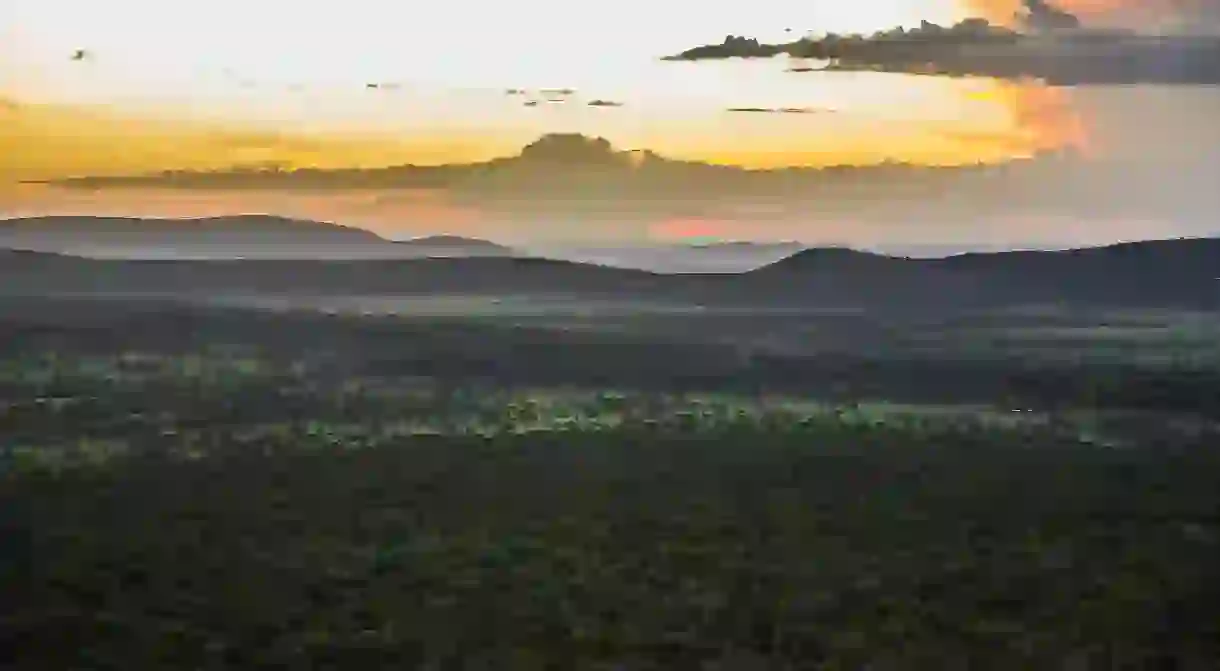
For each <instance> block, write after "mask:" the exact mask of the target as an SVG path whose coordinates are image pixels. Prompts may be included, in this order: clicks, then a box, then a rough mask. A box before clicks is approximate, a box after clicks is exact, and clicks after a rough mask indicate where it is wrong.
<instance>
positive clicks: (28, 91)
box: [0, 0, 1217, 237]
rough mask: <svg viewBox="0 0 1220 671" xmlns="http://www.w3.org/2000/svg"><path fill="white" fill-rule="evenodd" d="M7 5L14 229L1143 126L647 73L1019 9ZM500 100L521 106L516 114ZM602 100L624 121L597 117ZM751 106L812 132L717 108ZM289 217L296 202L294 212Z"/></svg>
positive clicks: (998, 147) (1021, 108)
mask: <svg viewBox="0 0 1220 671" xmlns="http://www.w3.org/2000/svg"><path fill="white" fill-rule="evenodd" d="M2 5H3V6H0V215H5V214H8V215H9V216H12V215H15V214H29V213H35V212H54V211H57V210H63V209H65V208H66V209H69V210H72V211H73V212H74V213H79V211H80V210H86V209H88V208H90V207H96V208H101V209H104V210H106V211H108V212H117V213H129V214H158V213H160V214H174V215H180V216H189V215H190V214H191V213H192V212H193V211H195V210H198V211H199V213H200V214H211V213H216V212H217V211H222V212H224V211H236V210H242V209H245V208H256V209H260V210H261V209H268V208H280V209H284V208H286V207H287V208H289V209H293V210H294V213H296V214H303V215H307V214H310V213H314V214H316V216H319V217H329V218H331V219H343V218H344V216H345V214H347V215H352V216H355V215H356V214H357V213H356V212H355V210H353V209H351V208H352V207H353V206H352V205H351V203H353V202H364V201H362V200H361V198H363V196H360V195H359V194H338V195H332V196H329V197H323V196H318V195H316V194H315V195H308V196H307V198H308V200H302V198H305V196H302V195H301V194H295V195H292V196H288V195H282V194H281V195H278V196H277V195H275V194H262V195H260V196H259V197H258V198H259V199H261V200H258V202H253V201H251V200H250V198H252V197H251V196H249V195H245V196H241V195H233V194H210V195H208V196H207V197H206V199H207V200H208V203H207V204H206V205H204V204H202V203H201V200H204V199H205V198H204V197H203V196H200V195H199V194H195V195H194V196H188V195H181V197H179V198H177V199H175V198H174V197H171V196H167V195H165V194H161V195H159V196H158V197H157V198H152V197H151V196H149V195H148V194H144V195H143V196H142V197H141V199H140V200H137V199H136V195H135V194H132V193H127V194H114V195H107V194H101V195H99V194H94V195H93V196H90V197H92V198H94V200H93V201H87V202H82V199H84V195H83V194H80V193H75V194H61V193H59V191H58V190H54V189H48V188H44V187H30V186H20V185H18V184H17V183H18V182H20V181H22V180H39V179H56V178H63V177H70V176H79V175H99V174H125V173H141V172H148V171H157V170H163V169H197V170H224V169H228V168H232V167H237V166H243V165H244V166H249V165H270V164H274V165H280V166H286V167H303V166H310V167H323V168H338V167H375V166H384V165H394V164H402V163H417V164H439V163H452V162H468V161H476V160H485V159H488V158H491V157H495V156H503V155H509V154H512V153H514V152H516V151H517V150H519V149H520V148H521V146H522V145H524V144H526V143H528V142H530V141H532V140H534V139H535V138H537V137H538V136H540V135H542V134H544V133H550V132H579V133H584V134H586V135H596V136H603V137H606V138H607V139H609V140H610V141H611V142H612V143H613V144H614V145H615V146H616V147H619V148H622V149H633V148H647V149H650V150H653V151H656V152H658V153H661V154H663V155H665V156H670V157H674V158H684V159H694V160H701V161H706V162H713V163H724V164H736V165H743V166H748V167H779V166H793V165H828V164H844V163H848V164H853V163H854V164H867V163H875V162H880V161H883V160H897V161H908V162H914V163H928V164H958V163H965V164H970V163H975V162H980V161H981V162H998V161H1004V160H1007V159H1010V158H1014V157H1020V156H1027V155H1029V154H1032V153H1034V152H1036V151H1038V150H1041V149H1051V148H1057V147H1065V146H1071V147H1075V148H1078V149H1081V150H1082V151H1085V152H1086V153H1089V152H1094V153H1097V154H1098V156H1104V155H1105V154H1106V153H1107V152H1108V153H1110V154H1121V153H1122V151H1123V149H1124V148H1123V147H1122V146H1119V144H1117V143H1116V142H1115V141H1114V138H1121V137H1125V136H1127V135H1129V133H1128V132H1127V131H1128V130H1129V129H1130V127H1131V124H1132V123H1133V122H1134V121H1137V120H1138V114H1135V113H1133V112H1131V111H1130V109H1127V110H1115V111H1113V113H1111V111H1110V110H1109V108H1107V107H1106V106H1104V105H1103V106H1099V105H1098V104H1097V103H1096V100H1093V101H1090V100H1089V99H1087V96H1088V95H1089V94H1087V93H1086V94H1084V95H1082V94H1081V93H1080V92H1078V91H1076V90H1065V89H1050V88H1047V87H1044V86H1042V85H1040V84H1037V83H1034V82H997V81H991V80H981V79H973V80H971V79H948V78H929V77H918V78H917V77H909V76H901V75H880V74H848V73H835V74H834V75H801V74H794V73H790V72H785V68H786V65H785V63H783V62H778V61H777V62H766V63H749V62H741V61H738V62H731V63H718V64H705V63H664V64H662V63H658V62H657V60H656V59H657V57H659V56H662V55H665V54H669V53H674V52H676V51H679V50H681V49H684V48H687V47H690V46H694V45H698V44H704V43H707V42H714V41H719V39H720V38H721V37H723V36H724V35H725V34H728V33H733V34H742V35H749V36H753V37H758V38H759V39H761V40H764V41H782V40H789V39H794V38H795V37H796V36H799V35H800V34H803V33H806V32H809V31H837V32H851V31H860V32H870V31H873V30H878V29H884V28H889V27H892V26H895V25H907V26H912V25H917V24H918V23H919V22H920V20H925V19H926V20H929V21H934V22H940V23H951V22H954V21H956V20H959V19H961V18H965V17H968V16H980V15H981V16H985V17H987V18H989V19H992V20H994V21H997V22H1003V21H1006V20H1007V19H1008V18H1009V17H1011V15H1012V13H1013V12H1014V11H1015V9H1016V8H1017V7H1016V5H1017V2H1016V0H855V1H852V2H833V3H829V2H828V3H810V2H798V1H797V0H755V1H754V2H749V3H695V2H693V1H684V2H677V1H674V2H664V3H658V2H645V1H644V0H630V1H625V2H619V3H615V4H613V5H610V4H606V5H601V6H589V5H582V6H575V5H571V4H563V3H554V2H551V1H550V0H522V1H519V2H515V3H511V4H504V3H494V2H471V1H469V0H466V1H451V2H442V3H436V4H429V5H427V6H426V7H423V6H420V5H418V4H411V3H392V2H386V1H382V0H346V1H345V2H331V1H322V0H319V2H314V3H302V2H291V3H290V2H287V1H282V0H261V1H258V2H252V1H250V0H244V1H242V2H238V1H237V0H212V1H211V2H208V3H190V4H182V3H166V2H153V1H152V0H108V1H107V2H92V1H86V0H4V2H3V3H2ZM1060 5H1061V6H1063V7H1064V8H1066V9H1068V10H1070V11H1074V12H1077V13H1079V14H1080V15H1081V16H1082V17H1083V18H1085V19H1086V20H1087V21H1090V22H1093V23H1095V24H1097V25H1129V26H1131V25H1133V26H1136V27H1140V28H1145V29H1166V30H1171V29H1174V28H1176V27H1178V26H1180V25H1181V24H1183V23H1184V22H1185V21H1188V20H1193V21H1194V22H1195V23H1196V24H1198V25H1215V19H1216V16H1217V13H1216V12H1215V11H1214V9H1215V8H1214V6H1215V5H1216V3H1214V2H1210V1H1209V0H1176V1H1174V2H1171V1H1170V0H1159V1H1156V2H1147V1H1142V2H1138V3H1137V2H1134V0H1130V1H1129V2H1126V3H1123V2H1120V1H1119V0H1070V1H1065V2H1062V3H1060ZM788 30H790V31H791V32H786V31H788ZM77 49H83V50H85V58H84V59H82V60H74V59H72V58H71V56H72V54H73V52H74V51H75V50H77ZM369 84H377V85H378V86H377V88H369V87H368V85H369ZM510 88H513V89H525V90H527V91H530V92H531V93H529V94H527V95H526V96H510V95H506V94H505V90H506V89H510ZM546 88H552V89H559V88H569V89H574V90H575V93H574V94H572V95H571V96H567V100H566V102H564V103H562V104H554V103H548V102H546V101H542V102H541V103H540V104H539V105H537V106H526V105H525V104H523V103H524V102H525V101H526V100H527V99H530V96H532V95H535V94H534V93H532V92H534V91H536V90H538V89H546ZM594 99H600V100H609V101H614V102H617V103H622V106H621V107H594V106H589V105H588V104H587V103H588V102H589V101H591V100H594ZM1203 104H1204V106H1205V111H1206V110H1207V109H1213V110H1214V109H1215V107H1214V106H1215V104H1216V103H1215V100H1214V99H1212V98H1207V99H1205V100H1204V103H1203ZM746 106H748V107H802V108H809V109H810V110H812V111H813V113H809V114H799V115H798V114H786V115H775V114H742V113H729V112H726V111H725V110H726V108H729V107H746ZM1209 106H1210V107H1209ZM1171 107H1172V106H1171ZM1107 115H1108V116H1107ZM243 198H245V199H246V200H242V199H243ZM277 199H278V200H277ZM285 199H288V200H291V199H296V200H292V203H291V207H289V206H288V205H285V204H284V201H285ZM86 200H87V199H86ZM407 200H410V201H412V202H416V203H417V204H416V205H414V206H412V207H413V208H414V209H406V210H395V211H393V212H385V213H383V215H384V216H383V218H385V217H394V216H410V217H412V218H413V219H415V220H416V221H418V220H419V218H420V217H425V216H426V217H434V218H437V219H439V220H445V217H446V216H449V217H456V218H451V219H449V220H447V221H449V223H450V224H452V225H454V226H456V225H457V224H456V223H455V222H458V221H459V220H460V221H463V222H466V224H467V225H473V224H472V223H471V222H474V221H476V220H477V219H478V216H477V213H474V212H470V211H459V209H458V208H450V210H452V211H448V210H445V208H444V207H443V206H442V205H437V204H436V202H434V201H435V200H436V199H435V198H432V197H428V198H422V199H420V198H414V199H407ZM151 201H156V202H157V203H158V204H157V205H156V206H155V207H153V206H151V205H150V204H149V203H150V202H151ZM277 203H278V204H277ZM418 203H430V204H427V205H426V206H425V205H419V204H418ZM421 208H422V209H421ZM429 208H431V209H429ZM438 208H439V209H438ZM150 210H156V211H150ZM446 212H448V214H446ZM366 214H367V213H366ZM487 225H489V226H490V225H491V224H487ZM385 226H389V228H391V229H392V228H393V226H391V225H389V224H385ZM658 230H665V229H663V228H662V229H658ZM790 237H797V236H795V235H794V236H790Z"/></svg>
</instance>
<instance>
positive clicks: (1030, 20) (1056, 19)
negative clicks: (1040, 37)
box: [1017, 0, 1081, 32]
mask: <svg viewBox="0 0 1220 671" xmlns="http://www.w3.org/2000/svg"><path fill="white" fill-rule="evenodd" d="M1022 4H1023V5H1024V11H1023V12H1020V13H1018V14H1017V20H1018V22H1019V24H1020V25H1021V26H1022V27H1023V28H1025V29H1027V30H1030V31H1032V32H1047V31H1056V30H1076V29H1078V28H1080V27H1081V21H1080V18H1079V17H1077V16H1076V15H1075V14H1072V13H1071V12H1065V11H1063V10H1062V9H1059V8H1058V7H1055V6H1053V5H1051V4H1050V3H1048V2H1047V1H1046V0H1023V2H1022Z"/></svg>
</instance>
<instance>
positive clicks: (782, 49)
mask: <svg viewBox="0 0 1220 671" xmlns="http://www.w3.org/2000/svg"><path fill="white" fill-rule="evenodd" d="M1215 11H1216V12H1217V13H1218V14H1220V10H1215ZM1016 21H1017V24H1018V25H1017V27H1018V28H1020V29H1021V30H1023V31H1025V32H1017V31H1014V30H1011V29H1008V28H1005V27H1003V26H1000V25H993V24H991V23H989V22H988V21H987V20H986V19H983V18H973V19H966V20H963V21H961V22H959V23H957V24H955V25H952V26H939V25H936V24H932V23H927V22H925V23H924V25H922V26H921V27H920V28H918V29H914V30H905V29H900V28H895V29H892V30H887V31H881V32H878V33H876V34H874V35H872V36H869V37H864V38H844V37H840V36H833V35H831V36H826V37H824V38H821V39H808V38H806V39H801V40H797V41H795V42H790V43H785V44H760V43H759V42H758V41H757V40H748V39H743V38H737V37H732V36H730V37H729V38H726V39H725V41H724V42H723V43H721V44H712V45H705V46H698V47H694V48H692V49H687V50H686V51H683V52H681V53H680V54H678V55H676V56H670V57H667V58H669V59H671V60H705V59H721V58H761V57H771V56H774V55H778V54H787V55H789V56H792V57H796V58H808V59H816V60H823V61H830V62H831V64H830V65H829V66H827V68H825V69H829V70H842V71H881V72H896V73H910V74H920V75H938V76H952V77H965V76H978V77H993V78H999V79H1023V78H1034V79H1040V80H1044V81H1046V82H1047V83H1050V84H1053V85H1064V86H1073V85H1105V84H1176V85H1215V84H1220V35H1212V36H1206V35H1202V36H1201V35H1181V34H1179V35H1149V34H1141V33H1138V32H1135V31H1114V30H1103V29H1100V28H1099V27H1095V26H1091V25H1090V24H1088V23H1087V22H1083V21H1082V19H1081V18H1080V17H1078V16H1077V15H1076V14H1074V13H1071V12H1068V11H1065V10H1062V9H1060V8H1058V7H1057V6H1055V5H1052V4H1049V3H1048V2H1046V1H1045V0H1023V9H1022V10H1021V11H1020V12H1018V13H1017V14H1016ZM1047 32H1050V33H1053V34H1054V37H1053V38H1051V39H1047V38H1046V37H1045V36H1044V35H1042V34H1041V33H1047ZM1028 33H1039V34H1038V35H1030V34H1028ZM800 70H803V69H800Z"/></svg>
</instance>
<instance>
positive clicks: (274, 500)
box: [0, 300, 1220, 669]
mask: <svg viewBox="0 0 1220 671" xmlns="http://www.w3.org/2000/svg"><path fill="white" fill-rule="evenodd" d="M2 308H3V309H2V310H0V343H2V345H0V354H2V356H0V359H2V360H0V450H3V451H2V453H0V525H2V527H0V532H2V535H0V539H2V541H0V542H3V544H4V545H3V547H0V572H2V574H0V589H3V590H4V591H3V594H0V603H3V604H4V605H3V608H0V651H3V652H0V656H3V657H0V666H3V668H12V669H140V668H167V669H253V668H277V669H284V668H300V669H323V668H334V669H373V668H425V669H450V668H453V669H475V668H479V669H517V668H520V669H545V668H554V669H585V668H587V669H705V668H706V669H712V668H715V669H769V668H776V669H788V668H794V669H797V668H799V669H804V668H826V669H862V668H873V669H880V668H886V669H889V668H897V669H909V668H915V669H954V668H963V669H964V668H971V669H974V668H986V669H992V668H996V669H1006V668H1011V669H1058V668H1073V669H1093V668H1097V669H1111V668H1132V669H1144V668H1148V669H1178V668H1200V669H1205V668H1213V666H1212V665H1213V663H1214V660H1216V659H1220V487H1217V486H1216V483H1217V482H1220V452H1217V451H1216V445H1220V441H1217V440H1216V439H1217V437H1218V436H1220V433H1218V432H1217V431H1216V429H1215V424H1214V422H1215V421H1216V420H1217V419H1220V412H1218V411H1217V407H1216V399H1217V398H1220V374H1218V373H1217V372H1216V367H1215V364H1214V359H1212V358H1209V357H1210V350H1208V349H1207V345H1206V343H1207V342H1209V341H1207V340H1205V339H1203V340H1199V341H1197V342H1195V341H1191V340H1190V339H1189V338H1187V337H1186V335H1189V334H1185V331H1188V330H1189V329H1186V328H1185V327H1183V326H1182V325H1181V324H1178V326H1177V327H1175V328H1173V329H1171V337H1164V338H1161V339H1159V340H1154V339H1151V338H1150V337H1149V336H1148V332H1147V330H1138V329H1134V327H1132V326H1130V325H1128V326H1125V327H1123V328H1125V329H1126V330H1123V329H1120V328H1118V327H1117V326H1116V324H1117V323H1118V320H1116V319H1110V320H1109V324H1110V326H1109V327H1108V328H1109V330H1106V331H1105V332H1104V333H1102V334H1101V335H1099V336H1098V337H1096V338H1093V339H1090V340H1086V341H1085V342H1084V344H1083V345H1082V344H1081V340H1080V339H1079V337H1078V336H1079V332H1080V331H1081V330H1082V329H1083V330H1086V331H1087V329H1085V328H1084V325H1083V324H1082V322H1081V318H1075V321H1072V320H1071V319H1069V318H1067V317H1065V316H1063V315H1058V316H1055V315H1049V316H1047V315H1043V316H1042V317H1040V318H1038V319H1040V320H1041V321H1040V322H1039V323H1038V324H1037V328H1036V329H1035V328H1034V327H1033V326H1031V324H1030V320H1031V319H1033V317H1029V316H1026V317H1022V318H1020V319H1018V318H1017V317H1015V316H1010V317H1007V318H1005V319H1001V318H999V317H996V316H991V317H987V318H983V317H979V318H977V319H976V320H975V321H962V318H960V317H959V318H958V321H954V322H945V321H940V322H937V321H934V320H933V321H926V322H921V323H919V324H915V323H910V322H907V323H905V325H904V326H903V328H902V329H899V330H901V331H902V334H903V335H902V337H896V336H886V335H885V334H886V333H887V332H888V331H889V330H893V329H894V328H896V327H895V325H894V324H887V323H885V322H884V320H880V319H877V320H874V321H872V322H868V321H860V320H857V321H852V322H849V323H842V322H839V321H834V320H826V319H823V320H814V319H813V318H811V317H805V318H803V321H800V322H799V323H796V324H793V323H790V322H791V320H792V319H794V318H788V317H785V318H780V317H775V318H774V319H773V320H771V321H767V320H760V319H759V318H757V317H755V318H754V319H753V320H752V321H750V322H745V321H744V320H735V319H733V318H731V317H729V316H723V315H719V316H718V315H712V316H706V317H702V319H705V320H710V321H703V322H699V321H697V320H696V319H697V318H695V317H689V316H688V317H683V318H682V319H685V320H687V321H684V322H677V321H675V320H678V319H679V318H678V317H670V318H666V319H661V318H660V317H656V316H654V317H652V318H650V319H646V320H634V321H630V320H628V321H624V320H622V319H616V320H609V321H598V320H596V319H574V318H573V319H558V318H556V317H554V316H548V317H546V318H537V319H533V320H523V321H521V320H519V321H517V322H514V321H513V320H505V319H502V318H500V319H496V320H494V321H492V320H487V319H474V318H467V319H422V318H402V317H384V318H372V317H363V318H361V317H355V316H341V315H335V316H326V315H321V314H312V313H300V314H295V313H286V314H271V313H261V312H255V311H243V310H232V309H218V308H202V307H198V306H197V307H193V308H185V307H182V306H174V305H171V304H167V303H151V302H150V303H138V302H130V301H129V302H123V301H102V302H94V301H46V300H6V301H4V302H3V305H2ZM1142 318H1143V319H1146V320H1166V319H1169V320H1170V321H1172V318H1171V317H1165V316H1163V315H1162V316H1155V315H1144V316H1143V317H1142ZM1128 319H1134V317H1130V316H1129V317H1128ZM785 320H787V321H785ZM1186 321H1189V324H1190V328H1192V329H1202V328H1203V326H1201V325H1200V324H1199V323H1197V320H1196V321H1190V320H1186ZM1183 323H1185V322H1183ZM1031 329H1032V331H1034V332H1036V333H1035V335H1036V336H1037V337H1034V335H1029V334H1030V333H1031ZM710 332H715V333H716V334H718V336H719V337H715V338H713V337H708V334H709V333H710ZM808 332H816V334H818V338H821V340H818V339H817V338H813V336H809V338H813V341H802V340H800V339H799V338H795V336H794V335H793V334H796V333H808ZM1048 332H1049V333H1050V334H1051V336H1054V337H1049V336H1047V333H1048ZM1065 332H1070V333H1071V334H1074V335H1073V337H1072V338H1068V337H1066V336H1065V335H1064V334H1065ZM771 333H780V334H786V335H787V336H788V337H789V340H790V341H791V342H788V343H787V344H786V345H785V346H784V347H776V348H773V349H764V348H760V347H759V346H758V345H757V343H758V342H759V339H760V338H761V337H762V336H764V335H767V334H771ZM983 333H986V334H990V335H989V336H988V338H986V339H984V338H983V337H982V335H980V334H983ZM997 333H1004V334H1007V336H1008V338H1007V339H1003V338H997V337H996V334H997ZM684 334H685V335H684ZM695 334H699V335H698V337H696V335H695ZM1124 338H1128V339H1130V338H1133V339H1135V340H1134V341H1135V342H1136V343H1137V345H1135V346H1133V345H1131V341H1130V340H1123V339H1124ZM1120 341H1121V342H1122V343H1126V345H1125V346H1126V347H1127V348H1128V349H1126V350H1122V349H1118V350H1115V349H1114V347H1115V346H1116V345H1115V343H1116V342H1120ZM810 342H812V344H810ZM853 342H854V343H856V348H855V349H854V350H853V349H852V347H851V346H850V345H851V344H852V343H853ZM1192 342H1193V343H1194V344H1192ZM802 343H805V346H804V347H802V346H801V344H802ZM1200 343H1202V344H1200ZM916 344H918V345H919V346H916ZM1120 344H1121V343H1120ZM815 345H816V346H815ZM1132 347H1134V350H1132V349H1131V348H1132ZM1094 349H1102V350H1105V351H1107V352H1111V353H1112V354H1113V353H1114V352H1117V353H1118V354H1117V355H1115V356H1109V357H1101V358H1100V359H1097V358H1095V357H1094V358H1090V357H1087V356H1085V354H1087V351H1086V350H1089V351H1091V350H1094ZM743 350H744V351H746V354H743ZM1132 351H1138V352H1141V353H1142V352H1154V353H1156V354H1157V355H1158V356H1154V357H1147V358H1140V357H1136V356H1132V355H1129V354H1130V352H1132ZM819 352H820V354H819ZM967 353H969V354H970V355H969V356H967V355H966V354H967ZM886 401H889V402H890V403H888V404H887V403H885V402H886ZM894 401H901V402H902V403H903V405H896V404H895V403H893V402H894ZM1017 409H1020V410H1023V411H1026V412H1020V413H1014V412H1012V411H1013V410H1017Z"/></svg>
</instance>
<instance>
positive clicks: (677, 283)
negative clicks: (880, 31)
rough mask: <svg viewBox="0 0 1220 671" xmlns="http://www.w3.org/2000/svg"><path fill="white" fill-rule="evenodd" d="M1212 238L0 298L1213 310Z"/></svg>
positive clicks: (471, 271)
mask: <svg viewBox="0 0 1220 671" xmlns="http://www.w3.org/2000/svg"><path fill="white" fill-rule="evenodd" d="M1218 278H1220V239H1210V238H1204V239H1189V240H1166V241H1152V242H1138V243H1127V244H1121V245H1112V246H1109V247H1100V248H1092V249H1076V250H1068V251H1062V252H1059V251H1054V252H1041V251H1039V252H1000V253H973V254H962V255H958V256H951V257H945V258H937V259H912V258H901V257H890V256H883V255H880V254H873V253H869V252H861V251H856V250H851V249H834V248H815V249H810V250H806V251H802V252H798V253H796V254H794V255H792V256H790V257H788V258H787V259H784V260H782V261H779V262H777V263H774V264H771V265H769V266H766V267H763V268H760V269H758V270H754V271H751V272H745V273H718V274H681V275H662V274H656V273H651V272H646V271H641V270H629V269H623V268H610V267H605V266H597V265H591V264H582V263H574V262H567V261H554V260H547V259H538V258H518V257H483V258H425V259H398V260H363V261H361V260H347V261H320V260H228V261H117V260H97V259H80V258H72V257H68V256H61V255H54V254H38V253H29V252H27V253H14V252H10V253H8V254H5V255H3V256H0V293H3V294H9V295H14V294H24V295H44V294H54V293H69V294H94V295H134V294H141V295H147V294H150V293H156V294H159V295H171V296H187V297H189V296H205V297H208V298H219V297H225V296H257V295H274V296H289V297H290V296H319V295H332V296H370V297H375V296H404V295H417V296H419V295H455V294H470V295H475V294H477V295H487V296H504V297H507V296H521V297H530V296H540V295H563V296H567V297H570V298H582V297H583V298H589V299H595V298H615V299H619V300H632V301H647V302H656V301H666V302H677V303H686V304H690V303H697V304H701V305H704V306H736V307H743V308H750V307H761V306H783V307H806V308H808V307H816V308H867V309H878V310H893V311H901V312H908V313H920V312H924V311H927V312H935V311H937V310H959V309H977V308H1000V307H1016V306H1022V305H1045V304H1055V305H1060V306H1067V307H1114V308H1118V307H1123V308H1166V309H1169V308H1181V309H1196V310H1198V309H1203V310H1216V309H1220V279H1218Z"/></svg>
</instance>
